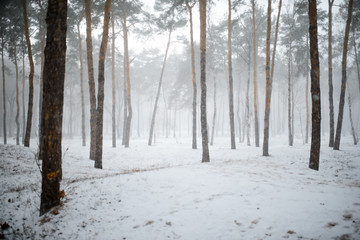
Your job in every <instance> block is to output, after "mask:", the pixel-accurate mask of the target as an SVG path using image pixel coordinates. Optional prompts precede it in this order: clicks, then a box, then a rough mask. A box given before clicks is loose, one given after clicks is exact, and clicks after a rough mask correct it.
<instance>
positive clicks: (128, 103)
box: [122, 0, 132, 148]
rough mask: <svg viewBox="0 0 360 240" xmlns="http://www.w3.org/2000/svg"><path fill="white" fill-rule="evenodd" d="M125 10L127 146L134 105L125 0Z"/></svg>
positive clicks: (127, 145)
mask: <svg viewBox="0 0 360 240" xmlns="http://www.w3.org/2000/svg"><path fill="white" fill-rule="evenodd" d="M122 7H123V8H122V11H123V35H124V76H125V88H124V91H125V92H124V93H125V97H126V108H127V109H126V112H127V114H126V115H124V119H125V118H126V125H125V126H126V128H125V129H124V134H125V139H124V140H125V142H124V145H125V147H126V148H128V147H129V144H130V130H131V119H132V106H131V85H130V61H129V41H128V28H127V10H126V1H125V0H124V2H123V5H122Z"/></svg>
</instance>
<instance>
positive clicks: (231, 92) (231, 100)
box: [227, 0, 236, 149]
mask: <svg viewBox="0 0 360 240" xmlns="http://www.w3.org/2000/svg"><path fill="white" fill-rule="evenodd" d="M228 11H229V14H228V22H227V24H228V42H227V44H228V46H227V47H228V71H229V118H230V137H231V149H236V145H235V124H234V87H233V74H232V51H231V31H232V26H231V0H228Z"/></svg>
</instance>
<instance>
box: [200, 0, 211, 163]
mask: <svg viewBox="0 0 360 240" xmlns="http://www.w3.org/2000/svg"><path fill="white" fill-rule="evenodd" d="M199 3H200V69H201V73H200V87H201V104H200V109H201V111H200V114H201V136H202V150H203V151H202V162H210V154H209V144H208V142H209V138H208V129H207V116H206V0H199Z"/></svg>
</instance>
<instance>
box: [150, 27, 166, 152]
mask: <svg viewBox="0 0 360 240" xmlns="http://www.w3.org/2000/svg"><path fill="white" fill-rule="evenodd" d="M171 33H172V29H170V30H169V36H168V41H167V45H166V50H165V56H164V61H163V65H162V68H161V74H160V80H159V85H158V90H157V94H156V99H155V105H154V110H153V114H152V118H151V125H150V134H149V141H148V145H149V146H151V144H152V138H153V134H154V127H155V117H156V111H157V105H158V101H159V97H160V90H161V84H162V78H163V74H164V69H165V64H166V59H167V55H168V51H169V47H170V40H171Z"/></svg>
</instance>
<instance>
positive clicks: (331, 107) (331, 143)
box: [328, 0, 334, 147]
mask: <svg viewBox="0 0 360 240" xmlns="http://www.w3.org/2000/svg"><path fill="white" fill-rule="evenodd" d="M328 4H329V11H328V18H329V20H328V82H329V115H330V116H329V117H330V136H329V147H333V146H334V99H333V83H332V75H333V74H332V70H333V68H332V7H333V4H334V0H328Z"/></svg>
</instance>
